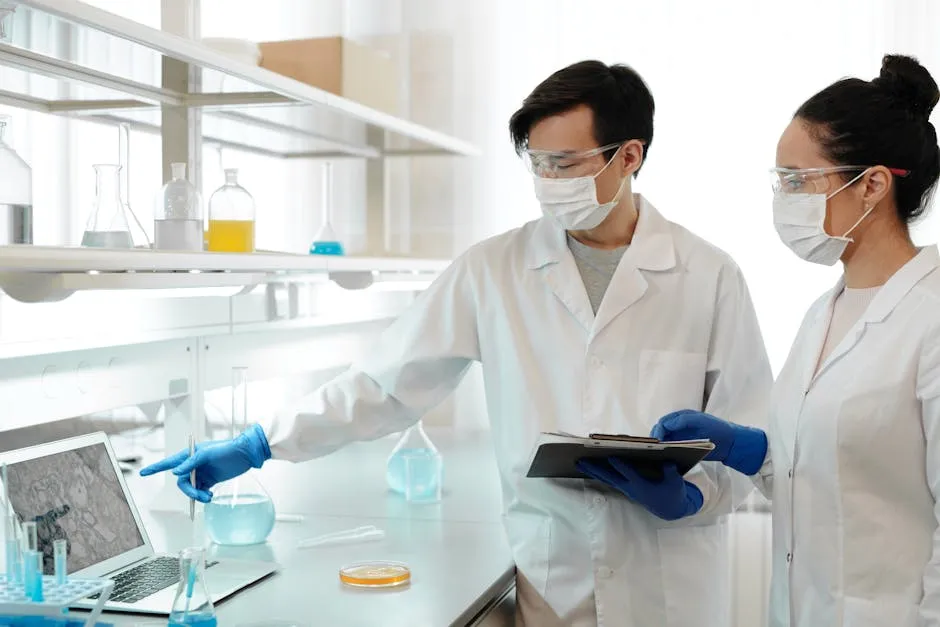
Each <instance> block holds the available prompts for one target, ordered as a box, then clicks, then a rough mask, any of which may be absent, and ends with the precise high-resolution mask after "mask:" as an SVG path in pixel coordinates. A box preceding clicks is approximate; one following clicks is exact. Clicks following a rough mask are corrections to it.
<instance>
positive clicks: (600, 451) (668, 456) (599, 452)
mask: <svg viewBox="0 0 940 627" xmlns="http://www.w3.org/2000/svg"><path fill="white" fill-rule="evenodd" d="M713 448H715V446H714V445H713V444H712V443H711V442H709V441H708V440H687V441H682V442H660V441H659V440H656V439H655V438H641V437H635V436H628V435H611V434H600V433H598V434H591V435H590V436H588V437H578V436H571V435H567V434H555V433H543V434H541V436H540V437H539V441H538V442H537V444H536V446H535V449H534V451H533V454H532V459H531V461H530V463H529V471H528V472H527V473H526V477H531V478H540V479H586V478H589V477H587V476H586V475H584V474H583V473H582V472H581V471H580V470H578V468H577V466H576V464H577V461H578V460H579V459H582V458H586V457H587V458H592V459H606V458H607V457H619V458H621V459H623V460H624V461H626V462H628V463H630V464H631V465H632V466H634V467H635V468H636V469H637V471H638V472H639V473H640V474H641V475H643V476H645V477H647V478H649V479H651V480H656V479H658V478H660V477H662V467H663V464H665V463H667V462H671V463H673V464H675V465H676V468H677V469H678V470H679V473H680V474H682V475H685V474H686V473H687V472H689V471H690V470H691V469H692V468H693V467H694V466H695V465H696V464H698V463H699V462H700V461H702V459H704V457H705V456H706V455H708V454H709V453H710V452H711V450H712V449H713Z"/></svg>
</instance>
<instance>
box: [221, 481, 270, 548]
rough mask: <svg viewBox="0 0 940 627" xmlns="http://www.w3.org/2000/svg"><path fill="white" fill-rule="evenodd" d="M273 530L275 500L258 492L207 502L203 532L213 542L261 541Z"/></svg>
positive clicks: (241, 542)
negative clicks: (204, 530) (272, 500)
mask: <svg viewBox="0 0 940 627" xmlns="http://www.w3.org/2000/svg"><path fill="white" fill-rule="evenodd" d="M272 529H274V503H272V502H271V499H269V498H268V497H266V496H263V495H261V494H239V495H238V497H233V496H230V495H225V496H219V497H216V498H213V499H212V501H211V502H209V503H207V504H206V532H207V533H208V534H209V538H211V539H212V541H213V542H215V543H216V544H227V545H235V546H241V545H245V544H260V543H261V542H264V541H265V540H267V538H268V535H270V533H271V530H272Z"/></svg>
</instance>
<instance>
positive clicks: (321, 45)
mask: <svg viewBox="0 0 940 627" xmlns="http://www.w3.org/2000/svg"><path fill="white" fill-rule="evenodd" d="M259 45H260V47H261V67H263V68H266V69H268V70H271V71H272V72H277V73H278V74H283V75H284V76H289V77H290V78H293V79H295V80H298V81H300V82H302V83H307V84H308V85H313V86H314V87H319V88H320V89H323V90H325V91H328V92H330V93H333V94H336V95H337V96H343V97H344V98H349V99H350V100H354V101H356V102H358V103H360V104H363V105H366V106H367V107H372V108H373V109H378V110H379V111H384V112H385V113H390V114H392V115H397V114H398V89H399V81H398V71H397V68H396V67H395V63H394V62H393V61H392V59H390V58H389V57H388V56H387V55H385V54H383V53H381V52H378V51H376V50H372V49H371V48H367V47H366V46H361V45H359V44H357V43H355V42H352V41H350V40H348V39H344V38H343V37H324V38H318V39H296V40H292V41H271V42H265V43H262V44H259Z"/></svg>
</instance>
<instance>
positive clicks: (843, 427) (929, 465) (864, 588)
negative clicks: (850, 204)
mask: <svg viewBox="0 0 940 627" xmlns="http://www.w3.org/2000/svg"><path fill="white" fill-rule="evenodd" d="M938 265H940V256H938V253H937V248H936V247H935V246H933V247H930V248H925V249H923V250H922V251H921V252H920V253H919V254H918V255H917V256H916V257H915V258H914V259H913V260H911V261H910V262H909V263H908V264H906V265H905V266H904V267H903V268H901V269H900V270H899V271H898V272H897V273H896V274H895V275H894V276H893V277H892V278H891V279H890V280H889V281H888V282H887V283H886V284H885V285H884V287H882V288H881V290H880V291H879V292H878V294H877V295H876V297H875V299H874V300H873V301H872V303H871V304H870V306H869V307H868V309H867V310H866V311H865V313H864V314H863V315H862V318H861V320H859V321H858V323H857V324H856V325H855V326H854V327H853V328H852V329H851V330H850V331H849V332H848V334H847V335H846V337H845V338H844V339H843V340H842V342H841V343H840V344H838V345H837V346H836V348H835V350H834V351H833V352H832V353H831V355H830V356H829V357H828V358H827V359H826V361H825V362H824V363H823V364H821V365H820V367H819V370H818V373H817V374H815V376H814V371H816V366H817V363H818V360H819V356H820V353H821V351H822V347H823V343H824V341H825V338H826V334H827V331H828V327H829V319H830V317H831V313H832V305H833V302H834V299H835V297H836V296H838V294H839V293H840V292H841V291H842V289H843V283H841V282H840V283H839V284H838V285H837V286H836V287H835V288H834V289H833V290H832V291H831V292H829V293H828V294H826V295H825V296H823V297H822V298H820V299H819V300H818V301H817V302H816V303H815V304H814V305H813V306H812V308H811V309H810V310H809V313H807V315H806V318H805V320H804V322H803V325H802V327H801V329H800V331H799V334H798V335H797V339H796V342H795V343H794V345H793V348H792V350H791V352H790V356H789V358H788V359H787V362H786V365H785V366H784V368H783V370H782V371H781V373H780V376H779V377H778V379H777V382H776V384H775V386H774V390H773V395H772V400H771V408H772V409H771V423H770V433H769V440H770V447H769V452H768V456H767V459H766V461H765V463H764V466H763V468H762V469H761V471H760V473H759V475H758V476H757V477H756V482H757V483H758V484H759V487H761V489H762V491H763V492H764V493H765V494H767V495H772V498H773V576H772V584H771V600H770V624H771V625H772V626H773V627H790V626H791V625H792V626H793V627H820V626H822V625H825V626H826V627H840V626H842V627H876V626H877V627H887V626H890V627H914V626H930V627H940V537H938V535H937V515H938V513H940V511H938V509H937V495H938V493H940V458H938V454H940V272H938V271H937V266H938Z"/></svg>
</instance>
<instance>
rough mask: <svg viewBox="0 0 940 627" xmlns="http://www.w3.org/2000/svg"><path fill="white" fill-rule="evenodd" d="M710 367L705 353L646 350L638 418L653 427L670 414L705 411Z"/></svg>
mask: <svg viewBox="0 0 940 627" xmlns="http://www.w3.org/2000/svg"><path fill="white" fill-rule="evenodd" d="M706 365H707V356H706V355H705V353H683V352H679V351H658V350H644V351H642V352H641V353H640V361H639V387H638V389H637V394H636V398H637V418H638V419H639V420H641V421H644V422H645V423H646V424H647V425H648V426H649V427H650V428H652V427H653V425H654V424H656V421H657V420H659V419H660V418H661V417H662V416H664V415H666V414H668V413H670V412H674V411H678V410H680V409H695V410H699V411H701V410H702V409H704V407H703V405H704V402H705V368H706ZM640 435H646V434H645V433H644V434H640Z"/></svg>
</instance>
